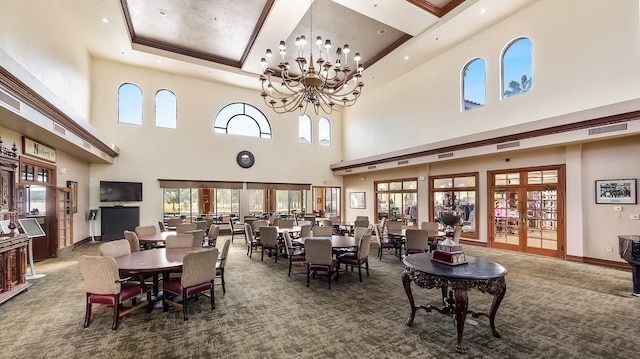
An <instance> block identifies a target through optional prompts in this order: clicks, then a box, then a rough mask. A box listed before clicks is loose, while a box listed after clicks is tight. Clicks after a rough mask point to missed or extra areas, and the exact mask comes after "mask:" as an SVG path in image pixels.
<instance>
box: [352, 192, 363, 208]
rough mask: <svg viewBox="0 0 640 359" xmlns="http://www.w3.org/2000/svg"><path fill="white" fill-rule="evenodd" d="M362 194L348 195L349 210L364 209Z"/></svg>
mask: <svg viewBox="0 0 640 359" xmlns="http://www.w3.org/2000/svg"><path fill="white" fill-rule="evenodd" d="M364 200H365V197H364V192H351V193H349V204H350V207H351V208H361V209H364V208H366V205H365V202H364Z"/></svg>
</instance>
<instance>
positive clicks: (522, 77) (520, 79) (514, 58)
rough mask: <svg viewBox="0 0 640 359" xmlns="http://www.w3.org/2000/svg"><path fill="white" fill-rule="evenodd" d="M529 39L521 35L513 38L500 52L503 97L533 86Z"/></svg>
mask: <svg viewBox="0 0 640 359" xmlns="http://www.w3.org/2000/svg"><path fill="white" fill-rule="evenodd" d="M531 53H532V44H531V40H529V39H528V38H526V37H521V38H518V39H515V40H513V41H512V42H511V43H510V44H509V45H507V47H506V48H505V50H504V52H503V53H502V95H503V98H507V97H511V96H516V95H520V94H523V93H525V92H528V91H529V90H531V88H532V86H533V66H532V55H531Z"/></svg>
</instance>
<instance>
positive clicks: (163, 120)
mask: <svg viewBox="0 0 640 359" xmlns="http://www.w3.org/2000/svg"><path fill="white" fill-rule="evenodd" d="M177 116H178V113H177V103H176V95H175V94H174V93H173V92H171V91H169V90H165V89H163V90H158V92H156V127H164V128H176V119H177Z"/></svg>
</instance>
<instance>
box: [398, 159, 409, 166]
mask: <svg viewBox="0 0 640 359" xmlns="http://www.w3.org/2000/svg"><path fill="white" fill-rule="evenodd" d="M408 164H409V160H404V161H398V166H402V165H408Z"/></svg>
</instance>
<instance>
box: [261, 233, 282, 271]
mask: <svg viewBox="0 0 640 359" xmlns="http://www.w3.org/2000/svg"><path fill="white" fill-rule="evenodd" d="M260 243H261V245H262V254H261V255H260V260H261V261H262V260H264V252H266V251H269V256H271V254H273V256H274V258H275V261H276V263H277V262H278V255H279V254H280V253H281V252H282V251H283V249H284V243H282V242H281V241H279V240H278V229H277V228H276V227H271V226H262V227H260Z"/></svg>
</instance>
